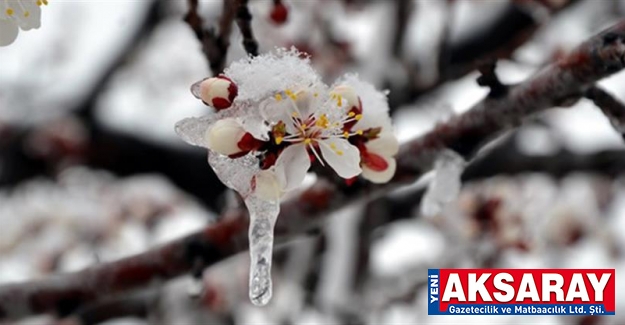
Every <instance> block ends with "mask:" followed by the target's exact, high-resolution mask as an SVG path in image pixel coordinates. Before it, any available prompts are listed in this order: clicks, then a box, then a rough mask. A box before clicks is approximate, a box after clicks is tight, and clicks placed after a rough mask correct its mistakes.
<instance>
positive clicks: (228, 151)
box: [177, 50, 398, 200]
mask: <svg viewBox="0 0 625 325" xmlns="http://www.w3.org/2000/svg"><path fill="white" fill-rule="evenodd" d="M192 92H193V94H194V95H195V96H196V97H197V98H199V99H201V100H202V101H204V102H205V103H206V104H208V105H210V106H212V107H214V108H215V109H216V112H214V113H213V114H212V115H209V116H205V117H202V118H190V119H185V120H183V121H181V122H179V123H178V125H177V132H178V134H180V135H181V137H182V138H183V139H184V140H186V141H187V142H189V143H191V144H194V145H198V146H202V147H205V148H207V149H209V151H211V152H213V153H214V154H219V155H220V156H224V157H222V158H219V157H215V158H214V159H212V161H213V162H214V163H211V165H212V166H213V168H214V169H215V171H216V172H217V174H218V175H220V174H221V175H224V174H225V172H226V170H228V173H230V170H231V169H232V168H238V167H235V166H233V163H234V161H236V160H237V159H239V158H241V157H243V156H248V160H246V166H248V167H246V168H247V170H246V171H245V172H242V173H236V174H237V177H236V178H237V179H231V178H232V177H230V178H228V177H221V176H220V178H221V179H222V181H224V182H225V183H227V185H229V186H230V187H232V188H234V189H235V190H237V191H239V192H240V193H241V194H242V195H243V196H244V197H245V196H247V195H256V196H258V197H261V198H264V199H270V200H277V199H279V198H280V197H281V196H282V195H283V194H284V193H286V192H288V191H290V190H293V189H295V188H297V187H298V186H299V185H300V184H301V183H302V181H303V179H304V177H305V175H306V173H307V172H308V170H309V169H310V167H311V165H312V164H313V163H318V164H320V165H322V166H326V167H330V168H332V169H333V170H334V171H335V172H336V173H337V175H338V176H340V177H342V178H344V179H351V178H354V177H357V176H359V175H361V174H362V175H363V177H365V178H366V179H368V180H370V181H372V182H375V183H384V182H388V181H389V180H390V179H391V178H392V176H393V175H394V173H395V168H396V163H395V158H394V156H395V155H396V154H397V151H398V142H397V139H396V137H395V136H394V134H393V130H392V126H391V122H390V117H389V114H388V104H387V99H386V94H385V93H383V92H380V91H378V90H376V89H375V88H374V87H373V86H372V85H370V84H368V83H366V82H363V81H361V80H359V79H358V77H357V76H355V75H347V76H345V77H344V78H341V79H340V80H338V81H337V82H336V83H335V84H334V85H333V86H332V87H328V86H327V85H325V84H324V83H323V82H321V78H320V76H319V75H317V73H316V72H315V71H314V70H313V69H312V68H311V67H310V62H309V59H308V58H302V57H301V54H300V53H299V52H297V51H295V50H278V51H277V53H275V54H267V55H261V56H258V57H255V58H248V59H244V60H241V61H238V62H235V63H233V64H232V65H231V66H230V67H229V68H228V69H226V71H225V72H224V74H223V75H220V76H218V77H215V78H208V79H205V80H202V81H200V82H198V83H196V84H194V85H193V86H192ZM215 98H219V99H220V101H221V102H222V104H223V105H215V101H214V99H215ZM252 161H256V164H252V163H251V162H252ZM239 167H243V166H239ZM244 168H245V167H244ZM222 169H223V170H224V172H220V171H221V170H222ZM242 174H245V176H244V177H242Z"/></svg>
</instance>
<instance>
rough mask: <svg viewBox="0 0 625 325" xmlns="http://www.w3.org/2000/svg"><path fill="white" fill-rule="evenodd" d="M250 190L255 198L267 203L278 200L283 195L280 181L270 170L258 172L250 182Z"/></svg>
mask: <svg viewBox="0 0 625 325" xmlns="http://www.w3.org/2000/svg"><path fill="white" fill-rule="evenodd" d="M252 188H253V189H254V195H255V196H256V197H258V198H261V199H263V200H267V201H275V200H278V199H280V197H281V196H282V194H283V188H282V185H281V183H280V180H279V179H278V176H277V175H276V173H275V172H274V171H273V170H272V169H267V170H261V171H260V172H258V173H257V174H256V175H255V176H254V179H253V180H252Z"/></svg>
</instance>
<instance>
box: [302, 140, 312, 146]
mask: <svg viewBox="0 0 625 325" xmlns="http://www.w3.org/2000/svg"><path fill="white" fill-rule="evenodd" d="M311 143H312V140H311V139H308V138H306V139H305V140H304V144H305V145H309V144H311Z"/></svg>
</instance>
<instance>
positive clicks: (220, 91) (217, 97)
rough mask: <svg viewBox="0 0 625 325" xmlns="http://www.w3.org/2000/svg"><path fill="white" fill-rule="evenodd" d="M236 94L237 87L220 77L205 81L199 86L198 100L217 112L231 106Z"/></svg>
mask: <svg viewBox="0 0 625 325" xmlns="http://www.w3.org/2000/svg"><path fill="white" fill-rule="evenodd" d="M238 93H239V89H238V87H237V85H236V84H235V83H234V82H233V81H232V80H230V79H229V78H228V77H226V76H222V75H220V76H217V77H214V78H208V79H205V80H203V81H202V82H200V84H199V98H200V99H201V100H202V101H204V103H206V104H208V105H210V106H212V107H214V108H215V109H217V110H222V109H226V108H229V107H230V106H232V102H233V101H234V99H235V98H236V97H237V95H238Z"/></svg>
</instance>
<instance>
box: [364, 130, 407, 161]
mask: <svg viewBox="0 0 625 325" xmlns="http://www.w3.org/2000/svg"><path fill="white" fill-rule="evenodd" d="M365 146H366V147H367V151H371V152H373V153H375V154H378V155H381V156H387V157H392V156H395V155H396V154H397V152H398V151H399V141H397V137H395V135H393V134H391V133H382V134H381V135H380V137H379V138H377V139H374V140H371V141H369V142H367V144H366V145H365Z"/></svg>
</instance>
